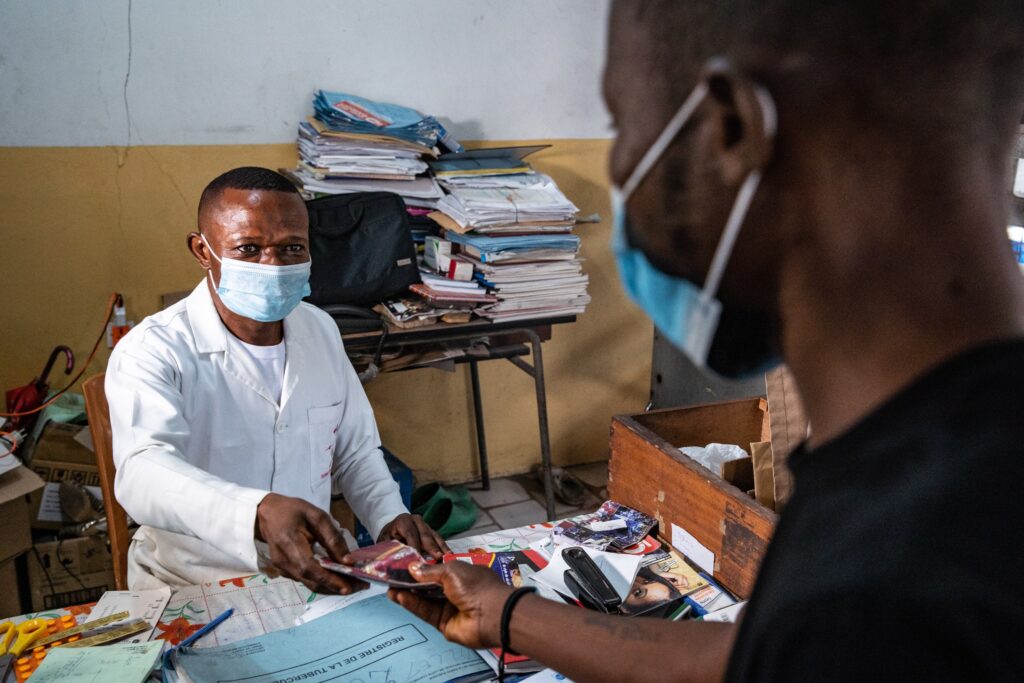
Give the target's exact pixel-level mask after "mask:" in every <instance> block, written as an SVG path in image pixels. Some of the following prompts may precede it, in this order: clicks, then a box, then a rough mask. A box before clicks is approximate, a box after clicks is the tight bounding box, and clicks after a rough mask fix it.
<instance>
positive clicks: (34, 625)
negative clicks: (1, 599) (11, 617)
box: [0, 619, 46, 683]
mask: <svg viewBox="0 0 1024 683" xmlns="http://www.w3.org/2000/svg"><path fill="white" fill-rule="evenodd" d="M45 634H46V619H29V620H28V621H23V622H21V623H20V624H18V625H17V626H15V624H14V622H10V621H5V622H4V623H2V624H0V667H2V668H3V674H0V683H4V681H6V680H7V676H8V674H9V673H10V672H11V665H12V664H13V663H14V660H15V659H17V658H18V657H21V656H22V655H23V654H25V650H28V649H29V648H30V647H31V645H32V643H34V642H35V641H37V640H39V639H40V638H42V637H43V636H44V635H45Z"/></svg>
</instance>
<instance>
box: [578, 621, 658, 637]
mask: <svg viewBox="0 0 1024 683" xmlns="http://www.w3.org/2000/svg"><path fill="white" fill-rule="evenodd" d="M583 623H585V624H587V625H588V626H596V627H597V628H599V629H601V630H602V631H604V632H606V633H607V634H608V635H610V636H612V637H613V638H615V639H616V640H625V641H634V642H640V641H650V640H651V638H650V636H649V635H648V634H643V633H641V632H640V631H641V629H639V628H637V626H638V624H637V623H636V622H635V621H634V620H632V619H626V618H624V617H612V616H608V615H604V614H587V615H586V616H585V617H584V619H583Z"/></svg>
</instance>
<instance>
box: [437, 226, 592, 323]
mask: <svg viewBox="0 0 1024 683" xmlns="http://www.w3.org/2000/svg"><path fill="white" fill-rule="evenodd" d="M447 237H448V239H450V240H451V241H452V242H453V243H455V244H458V245H459V246H460V253H459V254H458V255H457V256H455V258H457V259H460V260H466V261H469V262H470V263H472V264H473V267H474V270H475V276H474V277H475V279H476V281H477V282H479V283H480V284H481V285H483V286H484V287H486V288H487V290H488V291H489V292H491V293H492V294H493V295H494V296H496V297H497V302H496V303H494V304H491V305H483V306H478V307H477V308H476V309H474V310H475V312H476V314H477V315H479V316H482V317H485V318H489V319H491V320H494V321H496V322H503V321H513V320H528V319H531V318H545V317H552V316H558V315H577V314H579V313H583V311H584V310H586V307H587V304H589V303H590V295H589V294H587V284H588V281H589V279H588V277H587V275H586V274H585V273H583V269H582V267H581V261H580V259H579V258H578V255H577V254H578V251H579V244H580V238H579V237H577V236H576V235H520V236H510V237H490V236H477V235H459V234H452V233H449V234H448V235H447Z"/></svg>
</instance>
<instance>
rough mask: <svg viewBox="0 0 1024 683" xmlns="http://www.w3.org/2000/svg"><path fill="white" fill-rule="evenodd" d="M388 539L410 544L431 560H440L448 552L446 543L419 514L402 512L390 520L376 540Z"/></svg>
mask: <svg viewBox="0 0 1024 683" xmlns="http://www.w3.org/2000/svg"><path fill="white" fill-rule="evenodd" d="M389 540H395V541H401V542H402V543H405V544H406V545H411V546H412V547H413V548H416V550H419V551H420V552H421V553H423V556H424V557H426V558H427V559H431V560H440V559H441V558H442V557H444V554H445V553H446V552H448V544H447V543H445V542H444V539H443V538H441V536H439V535H438V533H437V532H436V531H434V530H433V529H431V528H430V527H429V526H427V523H426V522H424V521H423V518H422V517H420V516H419V515H410V514H409V513H404V514H401V515H398V516H397V517H395V518H394V519H393V520H391V522H390V523H389V524H388V525H387V526H385V527H384V529H383V530H382V531H381V532H380V536H379V537H378V538H377V542H378V543H379V542H383V541H389Z"/></svg>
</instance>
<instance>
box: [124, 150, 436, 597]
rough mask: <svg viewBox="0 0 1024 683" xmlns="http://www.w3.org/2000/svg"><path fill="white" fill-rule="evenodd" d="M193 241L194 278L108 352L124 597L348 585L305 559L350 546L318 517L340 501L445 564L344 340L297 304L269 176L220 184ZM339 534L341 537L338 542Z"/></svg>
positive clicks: (300, 219) (303, 233)
mask: <svg viewBox="0 0 1024 683" xmlns="http://www.w3.org/2000/svg"><path fill="white" fill-rule="evenodd" d="M198 225H199V232H198V233H196V232H193V233H191V234H190V235H189V236H188V247H189V250H190V251H191V253H192V255H193V256H194V257H195V259H196V260H197V261H198V263H199V265H200V266H201V267H202V268H203V269H204V270H205V271H206V275H207V276H206V277H205V278H204V279H203V281H202V282H200V283H199V285H198V286H197V287H196V288H195V290H194V291H193V292H192V293H191V294H190V295H189V296H188V297H187V298H186V299H184V300H182V301H180V302H179V303H177V304H175V305H174V306H171V307H170V308H168V309H166V310H164V311H161V312H160V313H157V314H156V315H152V316H150V317H148V318H146V319H145V320H144V321H142V323H141V324H139V325H138V326H137V327H135V328H134V329H133V330H132V331H131V332H130V333H129V334H128V335H127V336H126V337H125V338H124V339H123V340H122V341H121V342H120V343H119V344H118V345H117V347H116V348H115V349H114V352H113V353H112V355H111V357H110V363H109V365H108V368H107V377H106V392H107V400H108V402H109V404H110V419H111V427H112V431H113V445H114V463H115V465H116V466H117V477H116V481H115V491H116V495H117V499H118V500H119V501H120V502H121V504H122V505H123V506H124V508H125V510H126V511H127V512H128V514H129V515H130V516H131V517H132V518H133V519H134V520H136V521H137V522H139V523H140V524H141V525H142V526H141V527H140V529H139V531H138V532H137V533H136V534H135V538H134V539H133V541H132V545H131V548H130V550H129V553H128V582H129V585H130V586H131V587H132V588H133V589H143V588H149V587H156V586H161V585H172V586H174V585H183V584H193V583H199V582H202V581H210V580H216V579H223V578H228V577H232V576H238V575H242V574H246V573H252V572H255V571H257V570H258V569H261V568H267V565H268V563H269V565H271V566H272V567H273V568H274V569H276V570H277V571H279V572H281V573H283V574H284V575H286V576H290V577H292V578H294V579H296V580H298V581H302V582H303V583H304V584H305V585H306V586H308V587H309V588H311V589H313V590H316V591H318V592H341V593H347V592H349V591H350V590H352V589H353V588H354V587H355V584H352V583H349V582H346V581H345V580H344V579H343V578H342V577H340V576H339V575H337V574H333V573H331V572H328V571H326V570H324V569H322V568H321V567H320V566H319V565H318V564H317V563H316V562H315V560H314V559H313V548H312V546H313V544H314V543H315V542H318V543H320V544H321V545H322V546H323V547H324V548H325V549H326V550H327V552H328V553H329V554H330V555H331V557H332V558H333V559H335V560H339V561H340V560H341V558H342V557H343V556H344V555H345V553H346V552H347V550H348V545H349V544H351V540H350V541H349V544H346V541H345V539H344V538H343V535H342V533H340V532H339V530H338V527H337V525H336V524H335V523H334V522H333V520H332V519H331V518H330V516H329V514H328V513H327V512H326V510H328V508H329V505H330V497H331V493H332V491H336V492H341V493H343V494H344V495H345V498H346V500H348V501H349V503H350V504H351V506H352V508H353V510H354V511H355V513H356V515H357V516H358V517H359V518H360V519H361V520H362V521H363V522H364V524H365V525H366V526H367V528H368V529H369V531H370V533H371V534H372V535H373V536H374V537H377V538H381V539H384V538H397V539H399V540H403V541H405V542H407V543H409V544H411V545H414V546H416V547H419V548H421V549H422V550H423V551H424V552H425V553H427V554H429V555H432V556H437V557H440V555H441V553H442V552H443V551H444V550H445V549H446V547H445V545H444V542H443V541H442V540H441V539H440V538H439V537H438V536H437V535H436V534H435V533H434V532H433V531H431V530H430V529H429V528H428V527H427V526H426V525H425V524H424V523H423V520H422V519H420V518H419V517H417V516H414V515H410V514H409V513H408V511H407V510H406V509H405V506H404V505H403V504H402V500H401V497H400V495H399V492H398V486H397V484H396V483H395V482H394V480H393V479H392V477H391V476H390V474H389V472H388V469H387V467H386V465H385V463H384V459H383V455H382V453H381V451H380V448H379V447H380V436H379V434H378V432H377V426H376V423H375V422H374V417H373V412H372V410H371V408H370V404H369V402H368V401H367V398H366V394H365V393H364V392H363V389H362V386H361V385H360V383H359V380H358V378H357V376H356V373H355V371H354V370H353V368H352V365H351V363H350V362H349V360H348V358H347V357H346V356H345V354H344V352H343V349H342V342H341V337H340V335H339V333H338V328H337V326H336V325H335V324H334V322H333V321H332V320H331V318H330V317H329V316H328V315H327V314H325V313H323V312H322V311H320V310H319V309H317V308H315V307H313V306H311V305H309V304H306V303H301V299H302V297H303V296H305V295H307V294H308V293H309V286H308V279H309V261H310V255H309V242H308V216H307V213H306V208H305V205H304V204H303V202H302V199H301V198H300V197H299V195H298V193H297V192H296V191H295V189H294V187H293V186H292V185H291V184H290V183H289V182H288V181H287V179H285V178H284V177H283V176H280V175H279V174H277V173H274V172H273V171H269V170H267V169H262V168H251V167H246V168H240V169H235V170H233V171H229V172H227V173H225V174H223V175H221V176H219V177H218V178H216V179H214V180H213V181H212V182H211V183H210V185H209V186H208V187H207V188H206V190H204V192H203V195H202V198H201V199H200V204H199V219H198ZM349 538H350V537H349Z"/></svg>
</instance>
